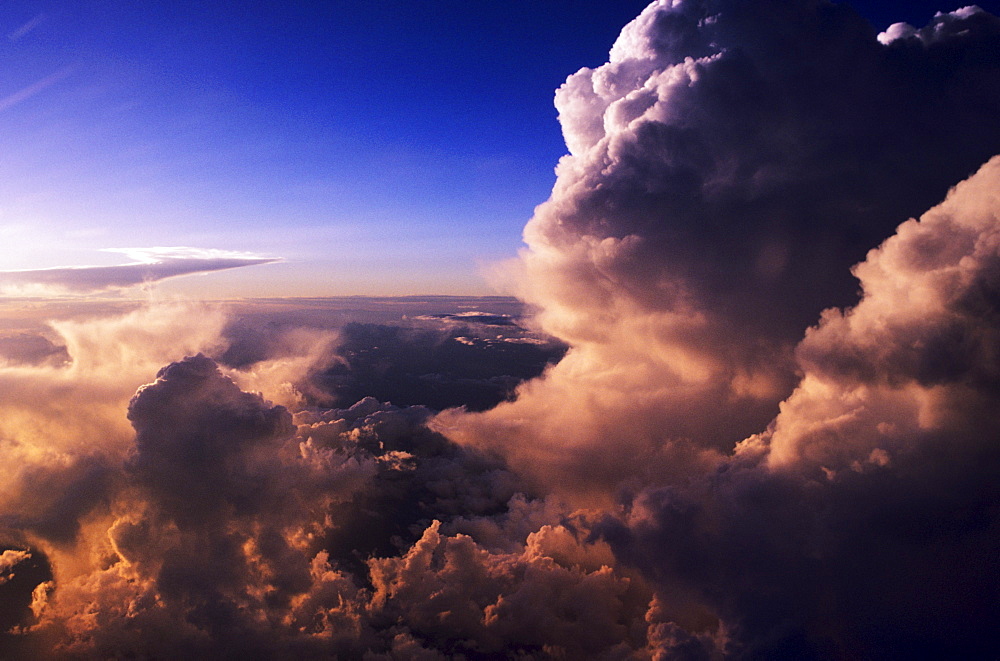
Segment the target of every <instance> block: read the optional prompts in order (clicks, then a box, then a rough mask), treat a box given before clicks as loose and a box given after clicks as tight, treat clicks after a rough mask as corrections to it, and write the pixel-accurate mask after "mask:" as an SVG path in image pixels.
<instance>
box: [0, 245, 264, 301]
mask: <svg viewBox="0 0 1000 661" xmlns="http://www.w3.org/2000/svg"><path fill="white" fill-rule="evenodd" d="M105 252H117V253H122V254H124V255H127V256H128V257H130V258H131V259H132V260H133V261H132V262H129V263H128V264H121V265H115V266H64V267H55V268H46V269H28V270H17V271H0V292H3V293H8V294H10V293H23V292H34V291H38V290H43V291H49V292H55V293H76V294H84V293H92V292H98V291H106V290H112V289H124V288H128V287H135V286H137V285H144V284H148V283H152V282H156V281H158V280H163V279H166V278H173V277H177V276H182V275H190V274H193V273H209V272H212V271H222V270H226V269H233V268H239V267H241V266H255V265H257V264H271V263H274V262H278V261H281V259H280V258H278V257H266V256H262V255H257V254H255V253H249V252H238V251H233V250H217V249H205V248H188V247H153V248H108V249H106V250H105Z"/></svg>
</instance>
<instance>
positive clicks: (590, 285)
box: [442, 0, 1000, 491]
mask: <svg viewBox="0 0 1000 661" xmlns="http://www.w3.org/2000/svg"><path fill="white" fill-rule="evenodd" d="M998 47H1000V21H998V19H997V18H996V17H993V16H991V15H989V14H986V13H984V12H982V11H979V10H978V9H975V8H969V9H965V10H962V11H960V12H955V13H954V14H946V15H939V16H937V17H936V18H935V19H934V21H933V22H932V24H931V25H930V26H928V27H926V28H924V29H922V30H919V31H917V30H915V29H913V28H910V27H908V26H904V25H897V26H894V27H893V28H892V29H891V30H890V31H889V32H887V33H886V34H884V35H876V34H875V31H874V30H873V29H872V27H871V26H870V25H868V24H867V23H865V22H864V21H863V20H862V19H860V18H859V17H858V16H857V15H855V14H854V13H853V11H852V10H851V9H850V8H849V7H847V6H845V5H833V4H830V3H828V2H825V1H820V0H804V1H799V2H777V1H776V2H765V3H763V4H761V3H754V4H753V5H749V4H747V3H744V2H736V1H727V0H678V1H670V2H665V1H661V2H655V3H653V4H652V5H650V6H649V7H648V8H647V9H646V10H645V11H644V12H643V13H642V14H641V15H640V16H639V17H638V18H637V19H636V20H635V21H633V22H632V23H631V24H629V25H628V26H627V27H626V28H625V29H624V30H623V32H622V34H621V36H620V38H619V39H618V41H617V42H616V43H615V45H614V47H613V48H612V50H611V57H610V60H609V62H608V63H607V64H604V65H602V66H600V67H598V68H596V69H582V70H580V71H579V72H577V73H576V74H574V75H573V76H571V77H570V78H569V79H568V80H567V82H566V84H565V85H563V86H562V87H561V88H560V89H559V91H558V93H557V95H556V105H557V107H558V109H559V112H560V121H561V122H562V126H563V132H564V134H565V136H566V142H567V145H568V146H569V149H570V152H571V154H570V155H568V156H566V157H564V158H563V159H562V160H561V161H560V163H559V167H558V170H557V172H558V181H557V182H556V185H555V188H554V190H553V192H552V196H551V198H550V199H549V200H548V201H547V202H545V203H544V204H542V205H541V206H539V207H538V209H537V210H536V214H535V216H534V218H532V219H531V221H530V222H529V223H528V226H527V227H526V229H525V239H526V241H527V243H528V246H529V249H528V250H527V251H525V253H524V254H523V256H522V259H521V260H520V262H519V264H518V265H517V267H516V268H517V269H519V271H520V273H521V277H520V290H521V294H522V296H523V297H524V298H526V299H527V300H529V301H531V302H533V303H535V304H536V305H538V306H539V308H540V309H541V312H540V316H539V318H540V321H541V324H542V327H543V328H544V329H545V330H547V331H548V332H550V333H552V334H554V335H555V336H557V337H559V338H561V339H564V340H565V341H567V342H568V343H569V344H570V345H571V346H572V349H571V350H570V352H569V354H568V355H567V357H566V358H565V359H564V360H563V361H562V362H561V363H559V365H557V366H556V367H555V368H554V369H552V370H550V371H549V373H548V375H547V376H546V378H545V379H544V380H542V381H540V382H537V383H533V384H530V385H528V386H526V387H525V388H524V389H523V392H522V397H521V398H520V399H519V400H518V401H517V402H516V403H513V404H509V405H508V404H504V405H501V406H500V407H498V408H497V409H495V410H494V411H491V412H488V413H486V414H484V415H482V416H479V417H473V418H469V417H464V418H463V419H462V420H461V421H460V422H458V421H452V420H447V419H446V420H442V424H443V425H444V426H445V427H446V428H449V429H451V430H452V431H451V433H452V434H453V436H454V437H455V438H459V439H462V440H463V442H468V443H474V444H480V445H485V446H487V447H490V448H493V449H495V450H496V451H498V452H500V453H502V454H503V455H504V456H507V457H509V458H511V460H512V461H514V462H515V465H516V466H517V467H519V468H525V469H527V470H529V471H535V472H537V473H538V478H539V480H540V481H546V482H550V481H551V480H552V479H554V477H553V476H554V475H560V476H561V477H559V478H558V479H559V480H560V484H561V486H562V487H564V488H566V489H570V490H574V489H576V490H581V491H592V490H593V488H594V487H595V486H597V484H596V483H597V482H602V481H603V483H604V484H603V486H602V487H600V488H604V489H608V488H612V487H613V485H615V484H616V483H618V482H619V481H621V480H623V479H624V478H625V477H626V476H630V475H635V473H636V472H637V471H638V472H641V471H643V470H646V469H648V468H650V467H652V473H654V474H655V475H663V474H669V473H670V472H671V471H674V472H676V470H677V468H678V465H679V464H681V463H688V462H695V463H698V462H700V461H703V460H704V459H705V458H706V454H705V453H706V452H708V453H709V454H714V453H718V452H727V451H729V450H730V449H732V447H733V445H734V444H735V443H736V442H737V441H739V440H740V439H742V438H743V437H744V436H746V435H748V434H751V433H753V432H755V431H758V430H760V429H762V428H763V427H764V426H765V425H766V424H767V423H768V421H769V420H770V419H771V418H772V417H773V416H774V415H775V414H776V413H777V412H778V408H777V404H778V402H780V401H781V400H782V399H784V398H785V397H786V396H787V395H788V394H789V393H790V392H791V390H792V388H793V386H794V385H795V383H796V366H795V364H794V361H793V359H792V349H793V347H794V346H795V344H796V343H797V342H798V340H799V339H800V338H801V336H802V334H803V332H804V331H805V329H806V328H807V327H808V326H809V325H810V324H812V323H814V322H815V320H816V318H817V316H818V314H819V313H820V311H821V310H822V309H824V308H826V307H828V306H831V305H847V304H850V303H851V302H852V301H853V300H854V297H855V289H856V283H855V281H854V278H853V277H852V276H851V273H850V270H849V267H850V266H851V265H852V264H854V263H856V262H858V261H860V260H861V259H862V258H863V257H864V255H865V252H866V251H867V250H868V249H870V248H871V247H873V246H875V245H877V244H878V242H879V241H881V240H882V239H884V238H885V237H886V236H888V235H889V234H890V233H891V232H892V230H893V228H894V227H895V226H896V225H897V224H899V223H900V222H902V221H904V220H906V219H907V218H908V217H910V216H912V215H916V214H918V213H921V212H922V211H924V210H926V209H927V208H929V207H930V206H931V205H933V204H935V203H937V202H939V201H940V200H941V199H943V197H944V195H945V193H946V192H947V190H948V187H949V186H951V185H953V184H955V183H956V182H958V181H960V180H961V179H963V178H965V177H967V176H969V175H970V174H971V173H972V172H974V171H975V170H976V168H978V167H979V166H980V165H981V164H982V163H983V162H985V161H986V160H987V159H988V158H989V157H990V156H992V155H993V154H994V153H995V152H997V151H1000V125H998V124H997V123H996V121H995V119H994V118H995V117H996V116H997V114H998V112H1000V87H998V80H1000V58H998V57H997V55H996V53H997V52H1000V51H998ZM512 436H513V437H514V438H517V439H518V440H517V441H512V440H511V437H512ZM609 455H610V456H609ZM581 475H587V476H588V479H587V480H586V481H584V480H582V479H581V477H580V476H581ZM650 478H651V476H647V478H644V479H650Z"/></svg>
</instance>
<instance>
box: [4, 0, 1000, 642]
mask: <svg viewBox="0 0 1000 661" xmlns="http://www.w3.org/2000/svg"><path fill="white" fill-rule="evenodd" d="M998 46H1000V21H998V19H996V18H995V17H992V16H989V15H987V14H985V13H983V12H981V11H979V10H976V9H965V10H961V11H958V12H954V13H952V14H947V15H939V16H937V17H936V18H935V19H934V20H933V22H932V24H931V25H930V26H927V27H925V28H921V29H916V28H913V27H911V26H906V25H896V26H893V27H892V28H890V29H889V30H888V31H887V32H886V33H884V34H883V35H877V34H875V32H874V30H872V29H871V27H870V26H868V25H867V24H865V23H864V22H863V21H861V20H860V19H859V18H858V17H857V16H855V15H854V14H853V13H852V12H851V11H850V10H849V9H848V8H847V7H844V6H842V5H832V4H828V3H826V2H820V1H818V0H816V1H813V0H800V1H798V2H777V1H775V2H764V3H758V4H756V5H755V6H754V7H753V8H749V7H747V6H746V3H744V2H737V1H736V0H731V1H730V0H717V1H713V0H701V1H699V0H673V1H671V2H666V1H661V2H657V3H654V4H653V5H651V6H650V7H649V8H648V9H647V10H646V11H644V12H643V13H642V15H641V16H639V17H638V18H637V19H636V20H635V21H634V22H633V23H631V24H630V25H629V26H627V27H626V28H625V30H624V31H623V32H622V36H621V37H620V38H619V40H618V42H617V43H616V44H615V46H614V48H613V49H612V52H611V57H610V61H609V62H608V63H607V64H605V65H603V66H601V67H598V68H597V69H593V70H590V69H584V70H581V71H580V72H578V73H576V74H574V75H573V76H571V77H570V79H569V80H568V81H567V83H566V84H565V85H564V86H563V87H562V88H561V89H560V91H559V92H558V94H557V106H558V107H559V110H560V117H561V121H562V124H563V127H564V132H565V135H566V140H567V145H568V146H569V148H570V151H571V155H569V156H567V157H566V158H564V159H563V160H562V162H561V163H560V165H559V170H558V172H559V178H558V181H557V183H556V186H555V189H554V191H553V194H552V197H551V198H550V199H549V201H547V202H546V203H544V204H542V205H541V206H540V207H539V208H538V210H537V213H536V215H535V217H534V218H533V219H532V220H531V222H530V223H529V225H528V227H527V228H526V232H525V236H526V239H527V241H528V245H529V249H528V250H527V251H526V252H525V253H524V254H523V255H522V258H521V260H520V261H519V262H518V265H516V266H514V267H513V268H514V269H515V270H517V271H518V273H519V277H520V278H521V279H520V282H521V289H522V293H523V296H524V297H525V298H526V299H527V300H528V301H530V302H531V303H533V304H535V305H536V306H538V308H539V314H538V322H539V324H540V325H541V327H542V328H543V329H544V330H546V331H548V332H550V333H553V334H554V335H556V336H557V337H558V338H559V339H561V340H562V341H564V342H566V343H567V344H568V345H569V350H568V352H567V353H566V355H565V357H564V358H563V359H562V360H561V361H560V362H558V364H555V365H553V366H551V367H549V368H547V370H546V372H545V373H544V374H543V375H542V376H541V377H540V378H538V379H535V380H532V381H528V382H526V383H524V384H522V385H521V386H520V387H519V389H518V391H517V399H516V401H513V402H505V403H501V404H499V405H498V406H496V407H495V408H493V409H491V410H488V411H485V412H480V413H470V412H469V411H468V410H462V409H458V410H450V411H446V412H443V413H440V414H435V413H434V412H433V411H432V410H431V409H429V408H426V407H424V406H420V405H413V406H398V405H393V404H390V403H387V402H380V401H378V400H377V399H376V398H373V397H365V398H362V399H360V401H358V402H356V403H354V404H353V405H351V406H339V405H338V407H336V408H325V407H319V406H315V405H312V406H310V405H307V403H308V402H309V393H303V392H302V391H300V390H297V389H296V386H297V385H301V384H303V383H315V379H314V377H315V375H316V374H318V373H324V370H327V369H329V368H330V365H331V364H339V365H351V362H350V360H349V359H350V355H349V354H348V349H350V347H351V345H350V343H345V342H344V336H338V335H335V334H333V333H331V332H329V330H328V329H322V328H317V327H315V326H310V325H309V324H308V323H304V322H303V323H301V324H300V325H301V326H302V328H297V329H289V328H287V327H286V326H282V325H281V324H277V325H275V326H273V327H268V328H263V329H254V328H250V327H240V326H238V325H233V324H231V323H229V322H227V320H226V319H225V317H224V316H223V315H222V314H221V313H220V312H219V311H218V310H212V309H210V308H204V307H198V308H194V307H190V306H180V307H163V306H158V305H154V306H147V307H143V308H140V309H138V310H135V311H133V312H130V313H127V314H123V315H112V316H105V317H100V318H93V319H81V320H76V321H64V322H59V323H54V324H53V325H52V329H51V334H50V335H49V336H46V337H48V339H47V340H46V342H48V344H45V343H39V342H38V341H37V340H36V341H35V344H33V345H29V344H27V340H23V338H22V340H18V339H17V338H18V337H19V336H17V335H11V336H10V337H11V338H14V340H13V342H11V343H8V344H9V347H8V353H10V354H11V355H15V356H18V357H23V359H20V360H8V361H7V362H6V363H5V364H0V454H2V456H3V458H4V461H3V462H2V464H0V466H2V468H0V542H2V546H0V597H2V598H3V600H4V604H5V606H4V608H3V609H0V623H2V624H3V626H4V629H5V630H4V632H2V635H0V646H2V649H0V652H2V653H3V654H4V655H6V656H12V657H14V658H18V657H20V658H46V657H48V658H95V657H96V658H103V657H126V656H128V657H134V658H150V657H154V656H157V657H192V658H213V657H214V658H218V657H238V658H246V657H247V656H254V657H257V658H364V659H371V660H377V659H386V660H388V659H447V658H470V659H477V658H479V659H485V658H532V659H560V658H574V659H575V658H587V659H590V658H593V659H648V660H652V659H656V660H661V661H662V660H668V659H683V660H688V659H759V658H795V659H844V658H850V659H854V658H862V659H863V658H878V659H909V658H915V657H926V656H931V657H936V658H971V659H985V658H992V657H994V656H995V655H996V652H997V650H996V641H995V636H994V634H993V632H994V631H997V630H998V629H1000V608H998V606H997V603H996V601H997V600H996V595H997V594H998V593H1000V579H998V574H997V572H996V571H995V559H996V558H997V557H998V553H1000V518H998V512H1000V507H998V505H1000V487H998V484H1000V480H998V479H997V478H998V477H1000V445H998V443H997V440H998V438H1000V423H998V422H997V420H996V413H995V412H996V411H997V410H998V407H1000V353H998V351H997V347H998V346H1000V344H998V343H1000V193H998V191H1000V156H998V157H994V158H991V157H992V156H993V154H994V153H995V152H1000V126H998V125H997V124H996V122H995V117H996V116H998V114H997V112H996V111H997V110H998V107H997V106H998V105H1000V57H998V53H1000V48H998ZM959 182H961V183H959ZM956 184H957V185H956ZM952 185H955V187H954V189H953V190H951V192H948V191H949V186H952ZM942 200H943V202H942ZM928 209H929V210H928ZM925 211H926V213H924V212H925ZM921 213H922V214H923V215H921V216H920V218H919V219H915V218H910V217H911V216H917V215H918V214H921ZM907 218H910V219H909V220H907ZM177 259H180V257H177ZM181 261H184V260H181ZM859 287H860V291H859ZM301 305H302V306H303V307H302V309H301V310H293V311H290V312H287V314H288V318H289V319H292V318H294V319H298V320H303V319H309V318H312V316H311V315H312V314H313V312H314V310H312V309H310V308H309V307H308V305H309V303H308V302H302V303H301ZM446 318H447V319H448V320H449V323H451V322H456V321H458V320H459V319H460V317H458V316H456V315H454V314H451V315H449V314H446V313H442V314H439V315H437V316H432V317H428V319H433V320H435V323H438V322H440V321H441V320H442V319H446ZM470 318H471V315H470ZM506 319H507V318H506V317H502V316H498V315H481V317H480V318H479V321H484V320H485V321H486V323H498V322H501V321H503V322H504V324H505V325H506ZM293 325H294V324H293ZM368 330H369V331H371V329H370V328H369V329H368ZM255 331H256V332H255ZM509 332H510V331H509V330H507V329H506V328H505V329H504V330H503V334H504V335H506V334H507V333H509ZM39 337H41V336H39ZM420 337H421V338H424V336H422V335H421V336H420ZM442 337H447V338H448V340H449V341H454V342H455V343H457V345H458V346H461V347H474V346H475V345H476V342H477V341H483V342H485V336H474V334H465V332H464V331H463V334H462V335H455V334H454V333H451V334H446V335H445V336H442ZM458 338H464V339H465V340H467V341H468V342H470V343H471V344H465V343H462V342H459V341H458ZM348 339H350V338H348ZM388 339H389V340H392V341H393V342H397V343H398V339H399V338H398V337H396V336H393V337H388ZM424 339H426V338H424ZM492 339H493V340H494V341H497V342H500V339H501V338H500V331H499V330H497V331H495V332H494V336H493V337H492ZM508 339H509V338H508ZM19 342H20V344H19ZM338 343H339V344H338ZM411 344H412V343H411ZM369 345H370V346H366V349H372V352H373V354H374V353H375V352H374V347H375V346H376V344H375V343H374V342H370V343H369ZM417 345H419V346H421V347H425V353H426V354H427V355H426V356H423V358H427V356H433V355H434V352H433V351H431V350H430V349H428V348H427V347H432V346H436V345H434V344H433V342H431V341H430V340H427V341H423V340H421V342H418V343H417ZM60 346H64V347H65V356H64V355H63V354H62V353H61V352H59V351H58V350H54V349H55V348H56V347H60ZM393 346H394V345H393ZM355 348H356V347H355ZM338 351H340V352H341V355H339V356H338V355H337V352H338ZM375 355H377V357H378V360H374V361H371V365H372V366H373V369H374V367H376V366H377V367H379V369H382V370H383V373H385V374H392V373H393V371H392V368H393V367H394V365H393V363H402V364H404V365H405V364H408V363H407V361H406V360H405V359H400V358H399V357H398V356H397V357H394V356H393V355H392V352H383V353H381V354H375ZM210 356H218V357H225V356H228V364H229V365H231V366H232V367H226V363H225V361H222V365H221V366H220V363H219V362H217V361H215V360H213V359H212V358H211V357H210ZM338 361H339V362H338ZM418 362H419V361H418ZM357 364H359V363H355V365H357ZM419 364H420V365H423V364H424V363H419ZM236 367H239V368H241V369H235V368H236ZM421 369H423V368H421ZM428 369H429V368H428ZM326 373H327V374H331V373H335V372H326ZM397 385H398V384H397ZM313 404H315V400H313Z"/></svg>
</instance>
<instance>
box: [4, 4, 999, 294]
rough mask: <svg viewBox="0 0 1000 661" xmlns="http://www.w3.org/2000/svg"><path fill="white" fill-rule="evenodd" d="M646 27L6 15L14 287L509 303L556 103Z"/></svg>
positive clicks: (476, 8)
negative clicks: (36, 274)
mask: <svg viewBox="0 0 1000 661" xmlns="http://www.w3.org/2000/svg"><path fill="white" fill-rule="evenodd" d="M945 4H946V5H947V6H944V7H941V6H938V5H935V4H933V3H930V2H914V3H909V2H908V3H876V2H859V3H857V5H856V6H857V8H858V10H859V11H860V12H861V13H862V14H863V15H864V16H865V17H866V18H868V19H869V20H870V21H872V23H873V24H874V26H875V28H876V29H878V30H882V29H884V28H885V27H887V26H888V25H889V24H890V23H892V22H896V21H910V22H912V23H914V24H920V25H922V24H924V23H925V22H926V21H927V20H928V19H929V18H930V17H931V16H932V15H933V13H934V11H937V10H950V9H954V8H956V7H958V6H959V5H958V4H955V3H952V4H951V5H949V4H948V3H945ZM644 5H645V3H644V2H613V3H608V2H597V1H583V2H562V1H553V2H546V3H534V2H521V1H515V2H479V3H473V4H470V3H464V2H451V1H448V2H435V3H433V4H430V5H424V4H419V3H409V2H396V1H395V0H393V1H390V2H380V3H377V4H374V5H373V4H372V3H360V2H337V3H294V4H289V3H281V2H265V3H257V4H255V6H254V10H253V11H252V12H248V11H247V10H246V8H245V6H244V5H242V4H241V3H212V4H211V5H197V4H193V3H158V2H154V3H143V4H142V5H141V6H136V5H134V4H133V3H124V2H77V1H73V2H55V3H45V2H39V3H27V2H13V3H5V5H4V7H3V9H2V12H0V32H2V33H3V36H5V37H6V38H5V39H3V40H2V43H0V58H2V61H3V64H4V68H5V70H6V71H7V72H8V73H7V75H6V76H5V77H4V81H3V86H2V89H0V131H2V133H3V135H4V136H5V145H4V150H3V156H2V158H0V175H2V176H0V180H2V184H0V186H2V187H3V188H2V191H0V193H2V195H0V199H2V206H0V236H2V237H3V242H4V245H5V250H4V252H3V255H0V270H30V269H48V268H57V267H80V266H111V265H121V264H129V263H133V264H134V263H137V262H140V263H142V262H143V259H142V258H140V259H139V260H135V258H134V254H133V255H127V254H123V251H125V250H132V251H133V253H134V252H135V251H137V250H138V251H147V252H146V255H145V257H146V259H145V263H148V262H149V261H150V260H152V261H156V260H157V259H159V257H158V256H156V255H153V256H152V257H150V255H151V254H152V253H149V252H148V251H149V250H150V249H154V248H163V247H166V248H177V247H181V248H187V249H193V250H194V251H199V250H200V251H206V250H208V251H215V252H214V253H213V254H211V255H204V254H202V255H197V257H200V258H202V259H206V258H210V257H218V256H220V255H222V254H223V253H224V254H225V256H227V257H230V258H243V257H246V258H250V259H251V260H253V259H265V260H267V259H273V260H276V261H273V262H271V263H270V264H269V265H268V266H266V267H264V266H259V267H255V268H247V269H237V270H235V271H220V272H214V273H212V274H211V275H203V276H202V277H195V278H191V277H188V278H178V279H173V280H170V281H168V282H165V283H163V284H162V285H161V289H163V290H164V291H165V292H168V293H183V294H185V295H193V296H199V297H206V298H227V297H247V296H317V295H349V294H365V295H398V294H484V293H496V292H497V291H498V289H500V290H503V289H504V287H505V285H504V281H503V279H502V278H497V277H496V276H495V274H494V273H493V271H494V267H493V265H494V264H496V263H497V262H499V261H502V260H506V259H509V258H511V257H514V256H515V255H516V253H517V251H518V249H520V248H521V247H522V246H523V244H522V240H521V231H522V229H523V227H524V224H525V223H526V221H527V220H528V219H529V218H530V217H531V216H532V213H533V209H534V207H535V206H536V205H538V204H540V203H541V202H543V201H544V200H545V199H546V198H547V197H548V196H549V193H550V191H551V188H552V185H553V183H554V181H555V175H554V173H553V168H554V166H555V164H556V162H557V161H558V159H559V158H560V157H561V156H562V155H563V154H565V153H566V148H565V143H564V140H563V136H562V134H561V131H560V127H559V124H558V122H557V120H556V112H555V110H554V108H553V106H552V98H553V92H554V90H555V89H556V88H557V87H559V85H561V84H562V83H563V82H564V81H565V79H566V77H567V76H568V75H569V74H571V73H573V72H575V71H576V70H578V69H579V68H581V67H584V66H591V67H593V66H597V65H599V64H600V63H602V62H604V61H605V59H606V58H607V53H608V50H609V48H610V46H611V44H612V43H613V42H614V40H615V38H616V37H617V34H618V31H619V30H620V29H621V27H622V26H623V25H625V23H627V22H628V21H629V20H631V19H632V18H633V17H635V16H636V15H637V14H638V13H639V11H640V10H641V9H642V8H643V7H644ZM952 5H954V6H952ZM987 8H988V7H987ZM188 254H189V256H192V257H195V256H196V255H195V252H192V251H190V250H189V252H188ZM277 260H280V261H277ZM202 266H203V265H195V267H194V269H193V270H198V269H200V268H202ZM15 280H17V278H15ZM22 280H23V277H22ZM13 291H14V293H21V294H24V293H29V294H30V293H44V292H50V291H51V288H49V289H45V288H42V289H38V290H37V291H31V290H24V289H20V290H18V289H16V288H15V290H13ZM74 293H76V294H79V293H81V291H80V288H77V290H76V291H75V292H74Z"/></svg>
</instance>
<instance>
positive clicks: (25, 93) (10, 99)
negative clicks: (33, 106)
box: [0, 66, 76, 112]
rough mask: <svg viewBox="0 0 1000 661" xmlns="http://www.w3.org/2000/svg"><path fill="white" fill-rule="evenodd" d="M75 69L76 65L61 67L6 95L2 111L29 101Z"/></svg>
mask: <svg viewBox="0 0 1000 661" xmlns="http://www.w3.org/2000/svg"><path fill="white" fill-rule="evenodd" d="M75 70H76V67H74V66H67V67H63V68H62V69H59V70H58V71H56V72H55V73H51V74H49V75H48V76H45V77H44V78H42V79H41V80H38V81H36V82H34V83H32V84H30V85H28V86H26V87H23V88H21V89H19V90H18V91H16V92H14V93H13V94H9V95H7V96H5V97H4V98H2V99H0V112H3V111H4V110H9V109H10V108H13V107H14V106H16V105H17V104H19V103H21V102H23V101H27V100H28V99H30V98H31V97H33V96H35V95H36V94H39V93H40V92H43V91H45V90H46V89H48V88H49V87H52V86H53V85H55V84H56V83H58V82H59V81H60V80H62V79H63V78H66V77H67V76H69V75H70V74H72V73H73V72H74V71H75Z"/></svg>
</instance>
